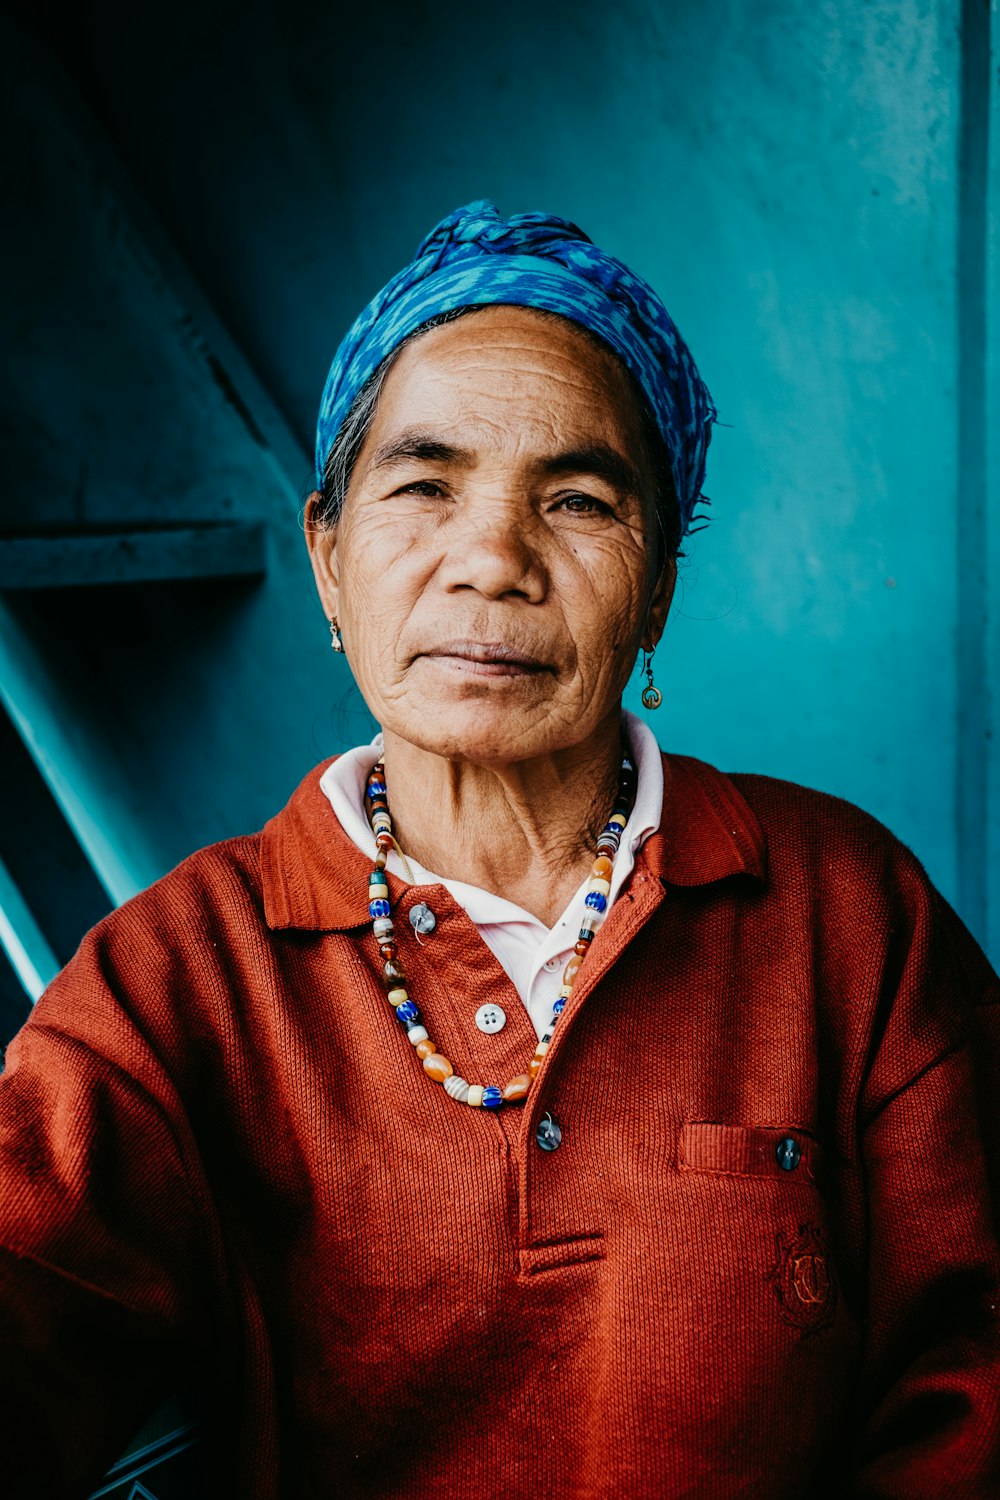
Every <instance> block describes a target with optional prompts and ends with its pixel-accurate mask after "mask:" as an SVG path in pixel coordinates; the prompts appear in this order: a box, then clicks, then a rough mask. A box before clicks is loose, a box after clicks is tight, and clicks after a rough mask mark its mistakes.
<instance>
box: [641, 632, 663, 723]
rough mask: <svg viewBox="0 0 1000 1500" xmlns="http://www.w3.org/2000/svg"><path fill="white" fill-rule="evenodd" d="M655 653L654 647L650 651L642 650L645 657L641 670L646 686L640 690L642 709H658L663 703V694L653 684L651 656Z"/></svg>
mask: <svg viewBox="0 0 1000 1500" xmlns="http://www.w3.org/2000/svg"><path fill="white" fill-rule="evenodd" d="M655 651H656V647H655V646H654V647H653V650H652V651H645V650H644V651H643V653H642V654H643V656H644V657H645V660H644V662H643V664H642V670H643V672H644V673H645V674H646V686H645V687H644V688H643V690H642V706H643V708H659V706H660V704H661V703H662V702H663V694H662V693H661V692H660V690H659V688H658V687H655V686H654V684H653V656H654V653H655Z"/></svg>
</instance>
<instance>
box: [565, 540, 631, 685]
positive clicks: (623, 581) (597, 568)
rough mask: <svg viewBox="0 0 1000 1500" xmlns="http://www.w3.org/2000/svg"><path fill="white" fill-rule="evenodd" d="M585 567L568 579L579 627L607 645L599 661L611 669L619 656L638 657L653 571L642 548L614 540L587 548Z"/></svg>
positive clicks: (599, 655)
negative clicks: (633, 655) (625, 545)
mask: <svg viewBox="0 0 1000 1500" xmlns="http://www.w3.org/2000/svg"><path fill="white" fill-rule="evenodd" d="M581 550H582V549H581ZM578 560H579V558H578ZM584 564H585V565H584V566H583V567H577V568H576V569H574V574H575V576H574V577H573V578H571V579H567V584H566V592H567V595H568V597H570V598H572V600H573V602H574V609H573V614H574V615H575V616H577V628H578V629H579V630H580V631H581V632H583V633H585V634H586V635H587V637H588V638H590V639H596V640H597V641H599V642H600V643H602V644H603V651H598V660H599V661H600V660H601V659H603V660H604V662H605V664H606V665H607V666H608V667H609V668H610V667H611V666H612V664H613V661H614V660H615V659H617V657H618V656H619V654H622V653H623V654H629V653H632V654H634V650H635V648H636V647H637V643H638V640H639V637H640V636H641V634H642V630H643V623H644V617H645V613H646V607H647V599H648V596H649V590H650V577H649V568H648V565H647V561H646V556H645V553H644V552H643V551H642V550H641V549H640V548H638V547H637V546H628V547H625V548H623V547H622V546H621V545H620V544H618V543H616V542H611V541H609V542H607V543H605V544H604V545H599V546H591V547H588V548H587V549H586V557H585V559H584Z"/></svg>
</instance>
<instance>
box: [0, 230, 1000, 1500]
mask: <svg viewBox="0 0 1000 1500" xmlns="http://www.w3.org/2000/svg"><path fill="white" fill-rule="evenodd" d="M713 418H714V410H713V407H712V404H711V401H710V399H709V396H708V393H707V391H706V389H705V387H704V385H703V384H702V382H701V380H700V378H699V376H698V373H697V371H696V369H695V366H694V364H693V362H692V360H691V357H690V354H689V353H688V351H687V349H686V347H685V345H684V343H683V342H682V340H681V338H680V336H679V334H678V332H677V330H676V328H675V327H674V325H673V324H672V322H671V321H670V318H669V317H668V316H667V313H666V311H665V309H664V308H663V306H662V304H661V303H660V301H659V300H658V298H657V297H656V295H655V294H654V293H653V292H652V290H651V289H650V288H649V287H648V286H646V285H645V284H644V283H643V282H641V281H640V280H639V279H638V278H637V277H636V276H634V275H633V274H632V273H631V272H630V271H628V269H627V268H626V267H624V266H622V265H621V264H619V263H618V262H616V261H614V260H612V259H611V258H610V257H609V256H607V255H605V254H603V253H602V252H601V251H600V250H599V249H597V248H596V247H595V246H594V245H593V244H591V243H590V241H589V240H588V239H587V238H586V236H585V235H584V234H582V233H581V231H580V230H578V229H576V228H575V227H574V226H573V225H571V224H568V223H566V222H564V221H562V220H559V219H552V218H547V217H544V216H542V215H539V214H525V215H521V216H519V217H516V218H513V219H510V220H504V219H502V218H500V217H499V216H498V214H497V212H496V210H495V209H494V208H493V206H492V205H491V204H489V203H475V204H471V205H470V206H469V207H467V208H465V209H463V210H460V211H458V212H456V213H454V214H452V215H451V216H450V217H449V218H447V219H445V220H444V222H443V223H442V224H440V225H439V226H438V227H437V228H436V229H435V230H434V231H433V232H432V234H431V235H430V236H429V237H428V238H427V239H426V240H425V241H424V243H423V244H422V246H421V247H420V250H419V252H418V254H417V258H416V260H415V262H414V264H413V265H411V266H409V267H407V268H406V270H404V271H403V272H401V273H400V275H399V276H398V277H396V278H395V279H394V280H393V281H392V282H391V283H390V284H389V285H388V286H387V287H386V288H385V289H384V290H383V291H382V292H381V293H380V294H379V295H378V296H377V297H376V298H375V300H374V301H373V302H372V303H371V305H370V306H369V308H368V309H367V310H366V311H365V312H364V313H363V314H362V315H361V317H360V318H359V320H358V322H357V323H356V324H355V326H354V328H353V329H352V330H351V332H350V334H349V335H348V337H347V339H346V340H345V341H344V343H343V345H342V346H341V349H340V351H339V352H338V354H337V357H336V359H335V361H334V365H333V369H332V371H331V374H330V379H329V382H328V385H327V389H326V393H325V395H324V399H323V406H322V411H321V416H320V423H319V433H318V449H317V459H318V479H319V489H318V490H317V491H316V492H315V493H314V494H313V495H311V496H310V498H309V501H308V503H307V508H306V522H307V525H306V534H307V540H308V544H309V548H310V553H311V557H312V562H313V566H314V569H315V574H316V579H317V584H318V587H319V593H320V596H321V599H322V602H323V605H324V608H325V610H326V613H327V616H328V618H329V620H330V625H331V632H332V639H333V644H334V648H335V649H336V650H338V651H340V650H343V651H345V652H346V654H347V657H348V660H349V662H350V665H351V668H352V670H353V672H354V674H355V676H356V678H357V681H358V684H359V686H360V688H361V691H362V693H363V694H364V697H365V699H366V701H367V703H368V705H369V707H370V708H371V711H372V713H373V714H374V716H375V717H376V719H377V720H378V722H379V723H380V725H381V729H382V732H381V735H380V736H379V738H378V739H377V740H376V741H375V743H374V744H372V745H368V746H362V747H359V748H357V749H354V750H351V751H349V752H348V753H346V754H344V755H341V756H340V757H339V758H337V759H335V760H334V761H332V762H331V763H329V764H328V765H327V766H325V767H322V768H320V769H318V770H317V771H314V772H313V773H312V774H310V775H309V776H308V777H307V778H306V780H305V781H304V782H303V784H302V785H301V787H300V788H299V790H298V791H297V792H296V793H295V795H294V797H293V798H292V800H291V802H290V803H289V804H288V806H287V807H286V808H285V810H284V811H283V812H282V813H280V814H279V815H278V816H277V817H276V818H275V819H274V820H273V821H272V822H271V823H269V824H268V825H267V827H266V828H265V829H264V831H263V833H262V834H260V835H259V836H257V837H253V838H244V839H237V840H234V841H233V842H231V843H228V844H224V845H221V846H218V847H215V848H212V849H208V850H205V851H203V852H202V853H200V854H197V855H195V856H194V857H193V858H192V859H190V860H189V861H187V862H186V863H185V864H184V865H182V866H181V867H180V868H179V869H178V870H176V871H174V872H173V874H171V875H169V876H167V877H166V879H165V880H163V881H161V882H159V884H157V885H156V886H154V887H153V888H152V889H150V890H149V891H147V892H145V893H144V894H143V895H141V896H139V897H138V898H137V899H136V900H135V901H133V902H130V903H129V905H128V906H126V907H125V908H123V909H122V910H121V911H119V912H117V913H115V914H114V915H113V916H112V917H110V918H109V919H108V920H107V921H106V922H104V923H102V924H101V925H100V926H99V927H98V928H97V929H95V930H94V931H93V932H92V933H91V934H90V935H89V936H88V937H87V939H86V940H85V941H84V943H83V945H82V947H81V949H80V952H79V954H78V955H77V957H76V958H75V959H74V960H73V962H72V963H71V964H70V965H69V967H68V968H67V969H66V970H65V971H64V973H63V974H62V975H61V976H60V977H59V979H57V980H56V982H55V983H54V984H53V985H52V987H51V988H50V990H49V991H48V993H47V994H46V995H45V996H44V997H43V998H42V1000H41V1001H40V1003H39V1005H38V1007H37V1010H36V1012H35V1014H34V1015H33V1017H32V1019H31V1020H30V1022H29V1023H28V1025H27V1026H25V1028H24V1029H23V1030H22V1032H21V1033H20V1035H19V1036H18V1038H17V1039H16V1041H15V1043H14V1044H13V1045H12V1046H11V1048H10V1049H9V1066H8V1070H7V1073H6V1075H5V1077H4V1079H3V1082H2V1086H0V1119H2V1136H0V1141H2V1156H0V1162H2V1174H3V1196H2V1211H0V1229H2V1236H0V1239H2V1244H3V1246H4V1250H3V1252H2V1260H0V1265H2V1270H3V1277H4V1291H3V1300H2V1304H0V1306H2V1325H0V1326H2V1329H3V1335H2V1337H3V1341H4V1342H3V1358H2V1372H3V1393H2V1397H0V1411H2V1414H3V1422H4V1424H5V1426H4V1436H5V1442H4V1459H3V1462H4V1466H5V1473H6V1475H7V1478H8V1481H9V1482H8V1488H7V1490H6V1491H5V1493H6V1494H14V1495H17V1496H20V1495H29V1494H30V1495H32V1496H35V1495H46V1496H48V1495H67V1496H69V1495H79V1494H81V1493H83V1492H84V1491H85V1489H86V1487H87V1486H88V1485H93V1484H95V1483H96V1481H97V1478H98V1476H99V1475H100V1473H101V1472H102V1469H103V1467H104V1466H105V1465H106V1464H107V1463H108V1462H109V1461H110V1460H111V1459H112V1458H113V1457H114V1456H115V1453H116V1451H117V1450H118V1448H120V1446H121V1445H122V1444H123V1442H124V1441H126V1440H127V1438H128V1437H129V1436H130V1434H131V1432H132V1431H133V1430H134V1428H135V1426H136V1425H137V1424H138V1422H139V1421H140V1419H141V1418H142V1416H143V1415H144V1414H145V1413H146V1411H147V1410H148V1409H149V1408H150V1407H151V1405H152V1404H153V1403H154V1402H155V1401H156V1399H157V1398H158V1397H159V1396H160V1395H162V1393H163V1392H165V1391H169V1390H170V1389H171V1388H173V1387H174V1386H176V1385H177V1384H178V1383H180V1384H183V1385H186V1386H189V1387H190V1386H192V1385H195V1386H197V1387H198V1388H199V1389H200V1392H201V1395H202V1398H203V1400H204V1403H205V1405H206V1407H207V1409H208V1411H209V1415H210V1422H209V1430H210V1431H211V1432H212V1433H213V1434H214V1436H215V1439H216V1441H217V1443H218V1446H219V1449H220V1452H221V1454H222V1461H223V1462H224V1464H225V1474H226V1478H225V1480H224V1481H222V1489H221V1490H220V1493H223V1492H224V1493H226V1494H232V1495H238V1496H240V1497H247V1500H272V1497H279V1496H280V1497H289V1500H297V1497H303V1500H304V1497H307V1496H345V1497H347V1496H400V1497H409V1496H459V1495H463V1496H464V1495H467V1494H469V1493H476V1492H478V1493H480V1494H486V1495H494V1494H501V1493H508V1492H512V1493H513V1492H519V1491H524V1492H530V1493H532V1494H537V1495H540V1496H546V1497H552V1500H570V1497H573V1500H598V1497H612V1496H616V1497H617V1496H621V1495H627V1496H645V1497H653V1496H657V1497H659V1496H668V1497H669V1496H678V1497H679V1496H704V1497H713V1500H715V1497H718V1500H723V1497H730V1496H732V1497H735V1496H755V1497H763V1500H780V1497H813V1496H817V1495H820V1494H832V1495H837V1496H844V1495H858V1496H871V1497H875V1496H878V1497H907V1500H915V1497H923V1496H926V1497H932V1496H933V1497H935V1500H938V1497H940V1496H942V1495H949V1496H953V1497H973V1496H975V1497H983V1496H987V1495H990V1496H995V1495H997V1494H1000V1461H998V1445H1000V1356H998V1320H997V1300H998V1298H997V1288H998V1250H997V1240H996V1231H995V1226H994V1224H993V1221H992V1219H991V1213H990V1197H989V1186H988V1171H989V1169H990V1165H991V1163H993V1164H995V1161H996V1157H997V1151H996V1134H995V1132H996V1114H995V1102H994V1100H995V1093H994V1095H993V1096H992V1097H991V1096H989V1094H988V1092H986V1091H984V1089H983V1073H984V1069H985V1068H986V1066H987V1063H988V1059H989V1057H990V1044H991V1042H995V1039H996V1035H997V1016H998V1014H1000V1012H998V1010H997V1002H998V1000H1000V988H998V984H997V981H996V978H995V976H994V975H993V974H992V972H991V970H990V969H989V966H988V965H987V963H986V961H985V959H984V958H983V957H982V955H981V954H980V953H979V951H978V949H977V948H976V947H975V945H974V944H973V942H972V941H971V939H970V938H969V937H968V935H967V934H966V932H965V930H964V929H963V927H962V926H961V924H960V923H959V921H958V919H957V918H956V917H955V915H954V914H953V913H952V912H951V911H950V910H949V909H948V907H947V906H946V905H945V903H944V902H943V901H942V900H941V898H940V897H939V896H938V895H937V894H936V893H935V891H934V890H933V889H932V887H931V886H930V885H929V884H928V881H927V879H926V877H925V875H924V874H923V872H922V870H921V869H920V867H919V865H918V864H917V862H916V860H915V859H914V858H913V857H912V855H910V854H909V853H908V852H907V850H906V849H904V848H902V847H901V846H900V845H899V844H898V843H897V842H896V841H895V840H894V839H893V838H892V837H891V836H890V835H889V834H888V833H887V832H886V831H885V830H884V829H883V828H881V827H880V826H879V825H878V824H876V823H875V822H873V821H872V820H871V819H870V818H868V817H866V816H865V815H864V814H862V813H860V812H859V811H857V810H856V809H855V808H853V807H850V806H848V805H846V804H844V803H842V802H839V801H836V800H834V799H832V798H829V797H825V796H821V795H819V794H817V793H814V792H809V791H804V790H802V789H800V788H797V787H794V786H789V785H787V784H784V783H780V782H776V781H772V780H769V779H768V778H766V777H760V776H726V775H723V774H722V773H721V772H719V771H716V770H713V769H712V768H711V767H710V766H708V765H704V764H702V763H700V762H697V761H693V760H689V759H686V758H683V757H678V756H665V757H662V758H661V755H660V753H659V750H658V748H657V745H656V742H655V739H654V738H653V736H652V734H651V732H650V730H649V729H648V728H647V727H646V726H645V725H644V724H643V723H641V722H640V721H639V720H638V719H637V718H635V717H633V716H631V715H629V714H623V713H622V708H621V699H622V691H623V689H624V687H625V685H626V682H627V681H628V678H629V675H630V673H631V671H632V670H633V667H634V664H635V662H636V659H637V657H639V656H640V655H641V657H642V668H641V670H643V672H644V673H645V677H646V682H647V687H646V692H645V693H644V699H645V701H646V703H647V706H648V707H655V706H656V704H657V703H658V702H659V697H660V695H659V690H658V689H657V688H656V686H655V682H654V677H653V667H652V657H653V653H654V650H655V648H656V645H657V642H658V640H659V638H660V634H661V631H662V630H663V626H664V621H665V619H666V616H667V611H668V609H669V606H670V599H671V592H672V589H673V585H674V576H675V556H676V553H677V550H678V545H679V542H680V540H681V538H682V536H683V535H684V533H685V532H686V531H687V530H688V529H689V528H690V526H691V522H692V516H693V514H694V510H695V505H696V502H697V500H698V497H699V492H700V487H701V483H702V479H703V473H704V461H705V450H706V447H707V442H708V436H709V431H710V426H711V422H712V420H713ZM995 1084H996V1078H995V1075H994V1077H993V1088H994V1090H995ZM11 1475H13V1476H14V1478H13V1481H12V1482H13V1486H14V1487H13V1490H12V1489H11V1488H10V1477H11Z"/></svg>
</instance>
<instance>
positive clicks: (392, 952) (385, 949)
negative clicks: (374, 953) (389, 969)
mask: <svg viewBox="0 0 1000 1500" xmlns="http://www.w3.org/2000/svg"><path fill="white" fill-rule="evenodd" d="M378 951H379V952H380V953H381V955H382V957H383V958H384V959H385V961H386V963H391V962H392V960H393V959H394V958H395V957H396V955H397V953H398V952H399V949H398V948H397V947H396V944H395V943H383V944H382V946H381V948H380V949H379V950H378Z"/></svg>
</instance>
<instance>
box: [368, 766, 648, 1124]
mask: <svg viewBox="0 0 1000 1500" xmlns="http://www.w3.org/2000/svg"><path fill="white" fill-rule="evenodd" d="M635 789H636V773H635V766H634V765H633V764H632V762H631V760H630V759H629V758H628V756H625V757H623V759H622V763H621V771H620V774H619V781H618V792H617V794H616V796H615V802H614V807H613V808H612V810H611V816H610V817H609V819H608V821H607V823H605V825H604V828H603V829H602V830H601V834H600V837H599V838H598V840H597V855H596V858H595V860H594V863H593V865H592V866H591V870H590V879H589V880H588V882H587V894H586V897H585V898H584V905H585V907H586V912H585V914H584V917H583V921H582V922H581V924H580V931H579V934H578V936H577V940H576V945H575V947H574V949H573V955H572V957H571V958H570V960H569V962H568V963H567V965H566V968H565V969H564V970H563V976H562V985H561V987H560V990H559V995H558V997H557V999H556V1001H555V1003H554V1004H553V1006H552V1020H551V1021H550V1022H549V1025H548V1027H547V1028H546V1031H545V1033H544V1035H543V1036H542V1037H541V1039H540V1041H539V1043H538V1045H537V1047H536V1048H535V1051H534V1053H533V1055H532V1058H531V1061H530V1062H529V1064H528V1071H527V1072H526V1073H518V1074H516V1075H515V1077H513V1078H512V1079H511V1080H510V1081H509V1083H507V1084H506V1086H505V1087H504V1088H499V1087H498V1086H497V1085H496V1084H481V1083H468V1082H467V1081H466V1079H464V1078H460V1077H459V1076H458V1074H457V1073H456V1072H455V1069H454V1068H453V1067H452V1065H451V1063H450V1062H449V1061H448V1059H447V1058H446V1057H444V1056H443V1055H442V1054H441V1053H440V1052H439V1051H438V1050H437V1044H436V1043H435V1042H432V1041H431V1039H430V1037H429V1035H428V1033H427V1029H426V1027H424V1026H422V1025H421V1024H420V1012H419V1010H418V1009H417V1007H416V1006H415V1005H414V1003H413V1001H412V1000H411V999H410V996H409V992H408V990H407V988H406V973H405V971H404V969H403V965H402V964H401V963H400V960H399V949H398V948H397V946H396V943H395V940H394V939H395V927H394V926H393V921H392V907H391V905H390V903H389V883H388V880H387V879H386V874H385V863H386V860H387V859H388V857H389V851H390V850H391V849H392V848H393V847H395V848H397V849H398V848H399V846H398V844H396V841H395V839H394V838H393V835H392V818H391V817H390V815H389V802H388V793H387V790H386V782H385V766H384V764H383V763H382V761H379V763H378V765H376V766H375V767H374V769H373V770H372V772H371V774H370V775H369V777H368V786H367V804H368V806H367V812H368V821H369V822H370V823H371V826H372V832H373V833H374V835H375V850H376V853H375V868H374V870H373V871H372V873H371V874H370V875H369V877H368V910H369V912H370V914H371V918H372V931H373V932H374V934H375V942H376V943H377V944H378V951H379V954H380V955H381V958H382V962H383V965H384V967H383V970H382V981H383V983H384V985H385V987H386V991H387V994H388V999H389V1003H390V1005H392V1006H393V1007H394V1008H395V1011H396V1020H397V1021H399V1023H400V1025H401V1026H403V1027H405V1029H406V1036H407V1040H408V1041H409V1042H410V1044H411V1046H412V1047H413V1049H414V1051H415V1052H416V1054H417V1057H418V1058H419V1059H420V1061H421V1062H422V1063H423V1068H424V1072H425V1073H426V1074H427V1076H428V1078H430V1079H432V1080H433V1082H435V1083H442V1084H444V1088H445V1092H446V1093H447V1094H448V1096H449V1098H451V1099H455V1100H457V1101H458V1103H459V1104H471V1105H472V1106H473V1108H482V1109H499V1108H500V1106H501V1104H520V1103H521V1102H522V1101H523V1100H524V1099H526V1098H527V1096H528V1091H529V1089H530V1088H531V1085H532V1083H533V1082H534V1080H535V1078H536V1076H537V1074H538V1070H539V1068H540V1067H541V1066H542V1062H543V1060H544V1058H545V1054H546V1052H548V1050H549V1044H550V1043H551V1041H552V1035H553V1032H554V1031H555V1028H556V1023H557V1021H558V1020H559V1017H560V1016H561V1015H562V1013H563V1011H564V1010H565V1009H566V1001H567V1000H568V999H569V997H570V996H571V995H572V993H573V986H574V984H575V983H576V976H577V974H578V973H579V972H580V966H581V964H582V963H583V961H584V959H585V958H586V956H587V954H588V952H589V951H590V945H591V943H592V942H593V941H594V934H595V933H596V932H597V929H598V928H599V927H600V925H601V923H602V921H603V920H604V916H605V913H606V912H607V909H608V896H609V895H610V893H611V871H612V868H613V866H614V859H615V855H616V854H617V852H618V845H619V844H620V843H621V837H622V830H623V829H624V827H625V824H626V823H627V822H628V819H629V814H630V813H631V811H632V804H633V802H634V801H635Z"/></svg>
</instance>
